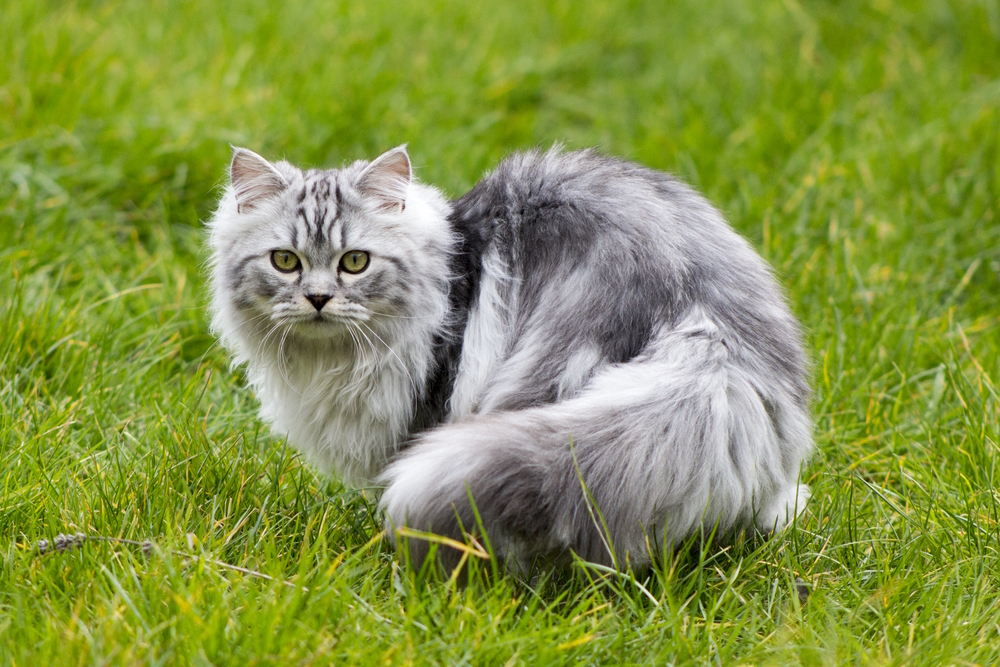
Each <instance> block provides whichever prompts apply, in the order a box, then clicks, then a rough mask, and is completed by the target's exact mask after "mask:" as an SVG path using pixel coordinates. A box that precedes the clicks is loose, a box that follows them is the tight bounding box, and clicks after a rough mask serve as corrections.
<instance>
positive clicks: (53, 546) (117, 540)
mask: <svg viewBox="0 0 1000 667" xmlns="http://www.w3.org/2000/svg"><path fill="white" fill-rule="evenodd" d="M88 540H89V541H91V542H108V543H110V544H126V545H128V546H132V547H139V548H140V549H141V550H142V555H143V556H151V555H152V554H153V549H154V545H153V541H152V540H143V541H142V542H140V541H138V540H129V539H126V538H124V537H107V536H105V535H86V534H84V533H76V534H73V535H67V534H63V533H59V534H58V535H56V536H55V537H54V538H53V539H52V542H49V541H48V540H39V541H38V544H37V550H38V553H39V554H40V555H44V554H47V553H49V552H50V551H56V552H59V553H61V552H63V551H69V550H71V549H80V548H83V544H84V542H87V541H88ZM165 553H169V554H171V555H173V556H177V557H178V558H194V555H193V554H190V553H187V552H184V551H177V550H175V549H166V550H165ZM205 561H206V562H208V563H211V564H212V565H215V566H217V567H221V568H224V569H226V570H233V571H234V572H240V573H242V574H246V575H249V576H251V577H256V578H257V579H266V580H267V581H279V580H277V579H275V578H274V577H272V576H271V575H269V574H264V573H263V572H258V571H257V570H251V569H250V568H246V567H241V566H239V565H232V564H231V563H227V562H225V561H221V560H216V559H215V558H206V559H205ZM279 583H281V584H284V585H285V586H289V587H291V588H300V589H302V590H303V591H306V592H308V591H309V589H308V588H306V587H305V586H299V585H298V584H294V583H292V582H291V581H280V582H279Z"/></svg>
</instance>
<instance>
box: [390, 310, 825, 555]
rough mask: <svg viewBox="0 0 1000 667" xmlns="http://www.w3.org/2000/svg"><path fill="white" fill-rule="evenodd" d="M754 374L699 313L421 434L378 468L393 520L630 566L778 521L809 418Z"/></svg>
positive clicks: (786, 511)
mask: <svg viewBox="0 0 1000 667" xmlns="http://www.w3.org/2000/svg"><path fill="white" fill-rule="evenodd" d="M759 385H760V383H759V382H755V381H754V380H753V379H752V378H751V376H750V375H749V374H748V373H746V372H745V371H743V370H741V369H740V367H739V365H738V364H735V363H733V361H732V360H731V359H730V353H729V350H728V349H727V347H726V344H725V343H724V341H723V339H722V336H721V335H720V332H719V331H718V329H717V328H716V327H715V325H714V324H713V323H712V322H711V321H710V320H709V319H707V318H704V317H696V318H689V319H688V320H687V321H686V322H685V323H684V324H683V325H682V326H680V327H678V328H676V329H673V330H671V331H669V332H666V333H664V334H662V335H660V336H658V337H657V340H655V341H654V342H653V343H652V344H651V345H650V346H649V348H648V349H647V350H646V351H645V352H644V354H643V355H642V356H640V357H638V358H636V359H634V360H633V361H631V362H629V363H626V364H620V365H614V366H608V367H606V368H604V369H603V370H601V371H600V372H599V373H598V374H597V375H595V377H594V378H593V379H592V380H591V382H590V383H588V385H587V387H586V388H585V389H584V390H583V391H582V392H581V393H580V395H579V396H577V397H575V398H572V399H569V400H565V401H562V402H558V403H554V404H551V405H545V406H541V407H535V408H530V409H526V410H516V411H501V412H491V413H487V414H478V415H474V416H472V417H470V418H467V419H465V420H464V421H460V422H456V423H452V424H447V425H444V426H441V427H439V428H437V429H434V430H432V431H429V432H428V433H426V434H424V435H423V436H421V437H420V438H419V439H418V440H417V441H416V442H415V443H414V444H413V445H412V446H411V447H410V448H409V449H407V450H406V451H405V452H404V453H403V454H402V455H401V456H400V457H399V458H398V459H397V460H396V461H395V462H393V463H392V465H391V466H390V467H389V468H388V469H387V470H386V472H385V473H384V475H383V477H382V481H383V483H385V484H386V487H387V488H386V491H385V493H384V495H383V496H382V502H381V506H382V508H383V509H384V510H385V512H386V514H387V521H388V522H389V527H390V532H393V531H392V529H398V528H400V527H403V526H406V527H409V528H412V529H416V530H421V531H430V532H433V533H436V534H439V535H445V536H448V537H452V538H458V539H461V538H462V537H463V535H462V534H463V532H470V533H476V532H477V531H478V526H480V525H481V526H482V527H483V528H485V530H486V533H487V537H488V539H489V541H490V543H491V544H492V545H493V547H494V549H495V550H496V551H497V553H498V554H499V555H500V556H501V557H503V558H509V559H514V561H515V562H517V563H519V564H521V565H522V566H523V565H526V564H528V563H530V562H531V561H532V560H533V559H534V558H536V557H542V558H546V559H559V558H565V557H568V556H569V552H570V550H572V551H573V552H575V553H576V554H578V555H579V556H580V557H581V558H583V559H585V560H588V561H594V562H598V563H603V564H606V565H614V566H617V567H625V565H626V563H628V564H631V565H642V564H645V563H648V562H649V561H650V558H651V556H652V554H653V553H655V552H657V551H659V550H660V549H662V548H663V547H664V545H671V544H674V543H676V541H677V540H679V539H683V538H684V537H686V536H688V535H690V534H692V533H693V532H695V531H697V530H699V529H702V528H705V529H706V530H707V531H711V530H713V529H714V528H715V527H716V524H718V529H719V530H720V531H721V532H723V533H726V532H732V531H734V530H739V529H742V528H746V527H749V526H751V525H756V527H757V528H758V529H760V530H761V531H763V532H771V531H775V530H781V529H782V528H784V527H785V525H786V524H787V523H789V522H790V521H791V519H792V518H793V517H794V516H795V515H796V514H797V513H798V512H799V511H801V510H802V508H803V507H804V505H805V501H806V499H807V498H808V489H807V487H805V486H801V485H799V484H798V483H797V479H798V474H799V467H800V465H801V463H802V461H803V459H804V457H805V456H806V454H807V453H808V451H809V449H810V447H811V431H812V426H811V423H810V420H809V417H808V414H807V412H806V410H805V409H804V407H802V406H800V405H799V404H798V403H797V402H796V401H795V400H793V399H792V397H788V396H780V395H774V393H775V392H774V391H773V390H768V389H766V388H764V387H761V386H759ZM470 499H471V501H472V502H470ZM473 503H474V506H473ZM477 513H478V518H477V516H476V514H477ZM410 548H411V552H412V553H413V554H414V557H415V558H416V559H418V560H419V559H421V558H422V557H423V556H424V555H425V554H426V545H425V544H421V543H420V542H419V541H415V540H412V539H411V540H410Z"/></svg>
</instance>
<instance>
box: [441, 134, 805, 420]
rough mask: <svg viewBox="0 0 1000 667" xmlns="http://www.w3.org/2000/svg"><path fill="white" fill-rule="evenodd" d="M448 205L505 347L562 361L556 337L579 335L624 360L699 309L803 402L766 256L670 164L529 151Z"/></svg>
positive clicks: (798, 350) (797, 361)
mask: <svg viewBox="0 0 1000 667" xmlns="http://www.w3.org/2000/svg"><path fill="white" fill-rule="evenodd" d="M453 205H454V210H453V214H452V220H453V224H454V226H455V227H456V230H457V231H458V232H459V234H460V235H461V236H462V237H463V238H464V239H465V247H466V250H467V252H466V255H467V257H469V258H472V259H470V260H467V261H468V262H469V266H468V267H467V269H466V273H467V274H468V275H473V276H475V277H476V280H477V282H478V281H479V276H480V275H481V274H482V273H483V271H484V268H483V267H484V265H485V266H486V269H485V271H486V273H487V274H488V273H489V272H490V271H491V268H490V267H491V266H492V267H493V268H492V270H493V272H494V273H496V272H499V273H502V274H503V275H500V276H495V278H496V279H497V280H496V281H494V282H495V285H496V286H497V287H498V289H500V290H501V292H502V294H500V295H499V299H500V300H501V301H502V302H503V303H504V304H506V306H507V311H506V316H507V321H506V322H505V325H506V327H507V328H508V329H510V330H511V331H512V334H511V338H509V339H508V340H507V341H506V344H507V346H508V348H509V351H510V352H514V351H515V350H514V347H516V346H517V345H519V344H522V345H523V344H524V342H523V341H522V339H524V338H525V337H531V335H532V333H534V334H536V337H537V338H538V339H539V341H540V339H541V338H545V339H546V342H545V344H544V346H545V347H547V348H549V349H550V350H551V353H552V355H551V357H549V358H551V359H553V360H555V361H554V362H553V363H555V364H556V365H558V366H560V367H565V366H566V365H567V364H570V363H571V359H569V358H566V359H564V358H563V357H565V356H567V354H566V353H562V352H559V349H560V347H561V348H564V349H569V350H570V353H568V354H569V356H570V357H571V356H572V350H573V349H579V348H580V346H581V345H585V344H588V343H590V344H593V345H595V346H596V348H597V349H599V350H600V357H601V358H602V359H603V360H604V361H606V362H610V363H621V362H625V361H628V360H629V359H631V358H634V357H635V356H636V355H638V354H640V353H641V352H642V350H643V349H644V347H645V346H646V344H647V343H648V342H649V341H650V339H651V337H652V336H653V335H654V333H655V332H656V331H657V330H660V329H662V327H664V326H666V327H668V328H669V327H671V326H673V325H674V324H676V323H677V322H679V321H680V320H681V319H682V318H683V317H684V316H685V315H686V314H687V313H688V312H689V311H690V310H691V309H692V308H693V307H696V306H697V307H699V308H701V309H703V310H704V311H705V312H706V313H707V314H708V316H709V317H710V318H711V319H712V320H713V321H714V323H715V324H716V325H718V326H719V329H720V331H721V332H722V336H723V337H724V338H725V339H726V342H727V347H728V348H729V350H730V353H731V354H732V355H733V357H734V359H735V360H736V361H738V362H739V363H741V365H744V366H746V367H747V368H748V369H749V370H751V371H753V372H754V373H758V374H761V375H764V374H768V373H771V374H776V377H775V379H776V380H778V381H779V382H780V383H781V384H783V385H784V386H785V388H786V389H787V390H789V391H790V392H791V393H793V394H798V395H799V396H801V397H802V398H801V400H802V401H803V402H804V401H805V400H806V399H807V397H808V394H809V390H808V385H807V382H806V379H805V369H806V362H805V356H804V354H803V352H802V346H801V342H800V338H801V336H800V333H799V330H798V326H797V324H796V321H795V319H794V317H793V316H792V315H791V313H790V311H789V309H788V307H787V305H786V304H785V301H784V298H783V296H782V294H781V290H780V288H779V286H778V284H777V282H776V281H775V280H774V278H773V276H772V275H771V272H770V269H769V267H768V265H767V264H766V263H765V262H764V261H763V260H762V259H761V258H760V256H759V255H758V254H757V253H756V252H755V251H754V250H753V248H752V247H751V246H750V245H749V243H747V242H746V240H745V239H743V238H742V237H741V236H740V235H739V234H737V233H736V232H735V231H734V230H733V229H732V228H731V227H730V226H729V224H728V223H727V222H726V221H725V220H724V219H723V218H722V216H721V214H720V213H719V212H718V211H717V210H716V209H715V208H714V207H713V206H712V205H711V204H709V203H708V201H706V200H705V199H704V197H702V196H701V195H699V194H698V193H697V192H695V191H694V190H692V189H691V188H690V187H688V186H687V185H685V184H684V183H682V182H680V181H679V180H677V179H675V178H674V177H672V176H670V175H669V174H666V173H663V172H659V171H656V170H652V169H649V168H646V167H643V166H641V165H638V164H636V163H633V162H629V161H625V160H620V159H617V158H612V157H607V156H604V155H601V154H600V153H598V152H596V151H593V150H583V151H572V152H563V151H561V150H558V149H552V150H549V151H546V152H542V151H527V152H522V153H516V154H514V155H511V156H509V157H508V158H506V159H505V160H504V161H503V162H501V163H500V164H499V165H498V167H497V168H496V169H495V170H494V171H493V172H491V173H490V174H488V175H487V176H486V177H484V178H483V180H482V181H481V182H480V183H478V184H477V185H476V187H475V188H473V189H472V190H471V191H470V192H469V193H468V194H466V195H465V196H463V197H462V198H460V199H459V200H457V201H455V202H454V204H453ZM478 287H479V286H478V285H476V286H473V287H470V288H469V290H468V291H469V299H470V301H472V302H474V301H475V299H476V298H477V292H480V293H479V296H481V290H479V289H477V288H478ZM536 342H537V341H536ZM550 396H551V394H550ZM550 400H551V398H550Z"/></svg>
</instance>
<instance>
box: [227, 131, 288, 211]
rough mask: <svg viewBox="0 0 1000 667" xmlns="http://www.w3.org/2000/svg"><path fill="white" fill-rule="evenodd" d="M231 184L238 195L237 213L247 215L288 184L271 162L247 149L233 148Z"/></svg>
mask: <svg viewBox="0 0 1000 667" xmlns="http://www.w3.org/2000/svg"><path fill="white" fill-rule="evenodd" d="M229 182H230V183H232V185H233V191H234V192H235V193H236V212H237V213H246V212H247V211H252V210H253V209H255V208H257V207H258V206H259V205H260V204H262V203H263V202H264V201H266V200H268V199H271V198H272V197H275V196H276V195H277V194H278V193H280V192H281V191H282V190H284V189H285V188H286V187H287V186H288V183H287V182H286V181H285V177H284V176H282V175H281V173H280V172H279V171H278V170H277V169H275V168H274V165H272V164H271V163H270V162H268V161H267V160H265V159H264V158H262V157H261V156H259V155H257V154H256V153H254V152H253V151H251V150H247V149H246V148H237V147H235V146H233V161H232V163H231V164H230V165H229Z"/></svg>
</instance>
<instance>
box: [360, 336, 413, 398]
mask: <svg viewBox="0 0 1000 667" xmlns="http://www.w3.org/2000/svg"><path fill="white" fill-rule="evenodd" d="M359 324H360V325H361V326H363V327H364V328H365V329H368V331H369V332H371V335H373V336H375V337H376V338H378V340H379V342H380V343H382V344H383V345H385V349H387V350H389V353H390V354H391V355H392V356H393V357H395V358H396V361H398V362H399V366H400V368H402V369H403V372H404V373H406V377H407V378H408V379H409V380H410V386H411V387H412V388H413V395H414V396H416V395H417V393H418V392H417V383H416V382H414V381H413V376H412V375H410V369H408V368H407V367H406V364H404V363H403V360H402V359H400V358H399V355H398V354H396V351H395V350H393V349H392V348H391V347H389V344H388V343H386V342H385V341H384V340H382V337H381V336H379V335H378V334H377V333H375V330H374V329H372V328H371V327H370V326H368V325H367V324H365V323H364V322H359Z"/></svg>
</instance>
